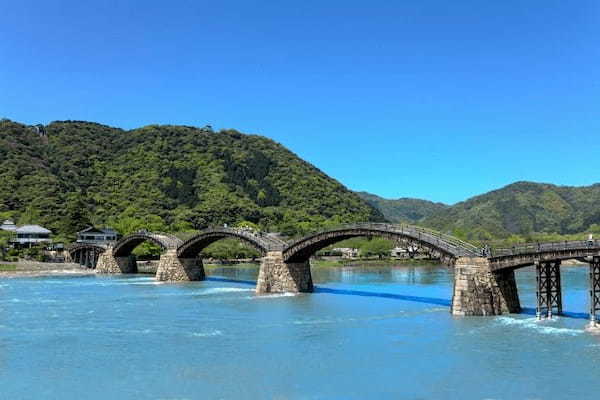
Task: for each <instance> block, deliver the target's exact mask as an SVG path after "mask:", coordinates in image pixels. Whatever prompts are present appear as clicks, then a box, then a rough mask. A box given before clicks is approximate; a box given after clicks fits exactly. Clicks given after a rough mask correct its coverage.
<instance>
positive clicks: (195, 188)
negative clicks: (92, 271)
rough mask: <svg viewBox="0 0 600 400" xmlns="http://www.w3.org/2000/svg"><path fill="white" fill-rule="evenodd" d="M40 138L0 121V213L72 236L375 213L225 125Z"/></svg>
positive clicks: (377, 216)
mask: <svg viewBox="0 0 600 400" xmlns="http://www.w3.org/2000/svg"><path fill="white" fill-rule="evenodd" d="M45 129H46V132H47V134H48V137H47V139H46V138H43V137H40V136H39V135H38V134H37V133H36V132H35V130H34V129H32V128H31V127H28V126H25V125H22V124H19V123H16V122H12V121H9V120H6V119H5V120H2V121H0V218H7V217H11V218H14V219H16V220H17V221H18V222H19V223H26V222H35V223H40V224H43V225H46V226H47V227H49V228H50V229H52V230H53V231H54V232H55V233H59V234H62V235H68V236H72V235H73V233H74V232H76V231H77V230H79V229H81V228H83V227H85V226H86V225H87V224H90V223H93V224H97V225H104V224H109V225H112V226H115V227H117V228H118V229H120V230H122V231H125V232H127V231H131V230H133V229H138V228H142V227H147V228H149V229H154V230H165V231H182V230H189V229H201V228H204V227H207V226H210V225H221V224H224V223H227V224H230V225H232V224H236V223H240V222H242V221H248V222H251V223H254V224H257V225H259V226H260V227H261V228H262V229H266V230H270V231H281V232H284V233H286V234H289V235H296V234H301V233H304V232H306V231H310V230H314V229H318V228H320V227H324V226H328V225H333V224H338V223H341V222H357V221H383V220H384V218H383V216H382V214H381V213H380V212H378V211H377V210H376V209H375V208H373V207H371V206H370V205H368V204H367V203H366V202H364V201H363V200H362V199H361V198H360V197H359V196H358V195H356V194H355V193H353V192H351V191H349V190H348V189H346V188H345V187H344V186H343V185H341V184H340V183H339V182H337V181H335V180H333V179H332V178H330V177H328V176H327V175H325V174H324V173H323V172H321V171H319V170H318V169H317V168H315V167H314V166H312V165H311V164H309V163H307V162H305V161H303V160H301V159H300V158H298V156H296V155H295V154H293V153H292V152H290V151H289V150H287V149H286V148H284V147H283V146H282V145H280V144H278V143H276V142H274V141H272V140H270V139H267V138H265V137H261V136H256V135H245V134H242V133H239V132H237V131H233V130H224V131H219V132H213V131H211V130H209V129H198V128H195V127H187V126H157V125H151V126H146V127H143V128H139V129H134V130H131V131H125V130H121V129H117V128H111V127H108V126H104V125H99V124H96V123H90V122H79V121H65V122H53V123H51V124H50V125H48V126H46V127H45Z"/></svg>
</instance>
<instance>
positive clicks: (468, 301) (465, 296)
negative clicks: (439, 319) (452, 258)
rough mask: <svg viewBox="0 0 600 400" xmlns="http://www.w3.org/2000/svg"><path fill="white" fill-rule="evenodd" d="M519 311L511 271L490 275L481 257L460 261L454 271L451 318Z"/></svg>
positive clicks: (485, 260)
mask: <svg viewBox="0 0 600 400" xmlns="http://www.w3.org/2000/svg"><path fill="white" fill-rule="evenodd" d="M520 311H521V305H520V303H519V295H518V292H517V284H516V281H515V274H514V271H513V270H501V271H498V272H493V271H492V269H491V267H490V262H489V260H488V259H486V258H482V257H459V258H458V259H457V260H456V263H455V268H454V292H453V295H452V309H451V312H452V314H453V315H466V316H468V315H501V314H508V313H518V312H520Z"/></svg>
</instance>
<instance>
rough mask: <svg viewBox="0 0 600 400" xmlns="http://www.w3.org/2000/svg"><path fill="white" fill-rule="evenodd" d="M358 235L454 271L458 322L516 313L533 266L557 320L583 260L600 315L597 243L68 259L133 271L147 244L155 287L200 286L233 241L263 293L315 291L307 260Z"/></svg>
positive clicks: (435, 239)
mask: <svg viewBox="0 0 600 400" xmlns="http://www.w3.org/2000/svg"><path fill="white" fill-rule="evenodd" d="M358 236H367V237H371V236H378V237H383V238H387V239H391V240H393V241H395V242H397V243H401V244H403V245H405V246H410V247H416V248H421V249H425V250H427V251H428V252H429V253H430V254H431V255H432V256H433V257H437V258H439V259H440V260H441V261H442V262H443V263H445V264H447V265H453V266H454V267H455V268H454V291H453V298H452V312H453V314H455V315H496V314H502V313H506V312H517V311H519V310H520V303H519V297H518V293H517V286H516V281H515V276H514V270H516V269H518V268H522V267H526V266H530V265H535V266H536V271H537V280H536V282H537V285H538V286H537V300H538V307H537V310H538V315H540V316H546V315H547V316H550V315H552V313H553V312H554V311H556V312H558V313H560V312H561V310H562V299H561V295H560V292H561V282H560V270H559V267H560V264H561V261H562V260H566V259H578V260H584V261H586V262H588V263H589V264H590V285H591V290H590V299H591V300H590V316H591V317H590V318H591V319H592V321H595V318H596V315H597V314H599V313H600V240H587V241H567V242H554V243H535V244H525V245H518V246H513V247H511V248H505V249H492V250H489V249H482V248H479V247H477V246H474V245H472V244H470V243H467V242H464V241H462V240H460V239H457V238H455V237H452V236H450V235H445V234H442V233H439V232H436V231H433V230H429V229H425V228H421V227H416V226H411V225H392V224H375V223H362V224H352V225H344V226H340V227H336V228H332V229H327V230H324V231H321V232H317V233H313V234H310V235H308V236H305V237H303V238H301V239H298V240H295V241H292V242H291V243H286V242H284V241H282V240H281V239H278V238H276V237H273V236H271V235H269V234H266V233H261V232H256V231H253V230H248V229H239V228H224V227H223V228H221V227H219V228H209V229H206V230H204V231H201V232H198V233H197V234H195V235H194V236H192V237H191V238H189V239H187V240H185V241H182V240H181V239H179V238H177V237H176V236H173V235H170V234H164V233H153V232H146V231H140V232H136V233H134V234H131V235H127V236H125V237H123V238H122V239H120V240H119V241H118V242H117V243H116V244H115V245H114V247H113V248H112V251H109V252H107V251H104V249H103V248H98V247H97V246H90V245H79V246H77V245H76V246H73V247H72V248H71V249H70V252H71V254H75V255H76V254H84V253H82V252H85V251H87V252H88V253H86V254H88V256H86V257H89V254H91V257H92V258H93V257H94V256H96V257H97V255H98V254H100V253H101V254H100V259H99V261H98V266H99V267H98V270H100V272H106V273H118V272H135V271H136V265H135V260H132V257H131V253H132V251H133V249H135V247H137V246H138V245H139V244H141V243H142V242H145V241H150V242H153V243H155V244H157V245H159V246H160V247H162V248H163V250H164V251H163V254H162V255H161V258H160V261H159V266H158V271H157V275H156V278H157V279H158V280H166V281H182V280H201V279H203V278H204V269H203V266H202V260H201V259H199V258H198V255H199V254H200V253H201V252H202V250H203V249H204V248H206V247H207V246H208V245H210V244H212V243H214V242H216V241H218V240H221V239H224V238H234V239H236V240H239V241H240V242H243V243H245V244H247V245H248V246H250V247H252V248H254V249H256V250H257V251H259V252H260V253H261V255H262V262H261V267H260V271H259V276H258V282H257V289H256V290H257V292H258V293H269V292H286V291H289V292H310V291H312V289H313V284H312V277H311V272H310V263H309V259H310V257H311V256H312V255H314V254H315V253H316V252H317V251H319V250H321V249H323V248H325V247H327V246H329V245H331V244H333V243H336V242H339V241H342V240H345V239H349V238H353V237H358ZM101 251H103V252H101ZM76 257H77V256H76ZM86 262H88V261H87V259H86ZM92 262H93V261H92Z"/></svg>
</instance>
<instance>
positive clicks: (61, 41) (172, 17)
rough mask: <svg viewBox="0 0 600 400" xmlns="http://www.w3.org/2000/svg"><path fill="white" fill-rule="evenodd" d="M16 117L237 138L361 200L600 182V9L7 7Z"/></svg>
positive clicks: (7, 91) (516, 5)
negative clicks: (285, 156)
mask: <svg viewBox="0 0 600 400" xmlns="http://www.w3.org/2000/svg"><path fill="white" fill-rule="evenodd" d="M1 8H2V12H1V14H2V18H1V21H2V22H1V23H0V117H7V118H10V119H13V120H17V121H20V122H24V123H40V122H41V123H48V122H50V121H53V120H63V119H79V120H90V121H96V122H100V123H105V124H108V125H112V126H118V127H123V128H134V127H139V126H143V125H148V124H152V123H160V124H186V125H198V126H204V125H205V124H212V125H213V127H215V128H235V129H238V130H240V131H243V132H246V133H258V134H262V135H265V136H268V137H270V138H273V139H275V140H277V141H278V142H281V143H282V144H284V145H285V146H287V147H288V148H289V149H291V150H292V151H294V152H295V153H297V154H298V155H299V156H301V157H302V158H304V159H306V160H308V161H310V162H312V163H313V164H315V165H316V166H317V167H319V168H320V169H321V170H323V171H324V172H326V173H327V174H329V175H331V176H333V177H334V178H336V179H337V180H339V181H340V182H342V183H344V184H345V185H347V186H348V187H349V188H351V189H354V190H367V191H369V192H373V193H376V194H379V195H381V196H384V197H390V198H396V197H418V198H426V199H430V200H434V201H443V202H447V203H454V202H457V201H460V200H463V199H465V198H467V197H470V196H472V195H475V194H480V193H482V192H485V191H488V190H491V189H495V188H498V187H501V186H503V185H506V184H509V183H511V182H514V181H518V180H533V181H541V182H550V183H556V184H564V185H587V184H592V183H595V182H600V176H599V174H598V172H600V162H599V160H600V145H599V144H598V137H599V135H600V68H599V65H600V2H598V1H595V0H591V1H586V0H579V1H576V2H566V1H552V0H544V1H536V0H531V1H522V0H519V1H513V0H504V1H475V0H469V1H446V0H445V1H433V0H419V1H404V2H396V1H382V2H380V1H369V2H354V1H348V0H345V1H302V2H298V1H294V2H291V1H272V2H268V1H252V2H251V1H227V0H224V1H217V2H215V1H211V2H203V1H177V0H171V1H169V2H164V1H163V2H158V1H139V2H133V1H93V2H92V1H81V0H80V1H43V2H42V1H27V0H20V1H10V2H9V1H5V2H3V4H2V7H1Z"/></svg>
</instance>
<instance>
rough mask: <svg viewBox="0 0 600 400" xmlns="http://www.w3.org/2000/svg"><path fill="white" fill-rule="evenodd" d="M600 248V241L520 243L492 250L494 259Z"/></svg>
mask: <svg viewBox="0 0 600 400" xmlns="http://www.w3.org/2000/svg"><path fill="white" fill-rule="evenodd" d="M589 248H596V249H597V248H600V240H598V239H596V240H563V241H560V242H545V243H520V244H515V245H514V246H511V247H504V248H496V249H492V251H491V256H492V257H504V256H515V255H521V254H534V253H544V252H552V251H567V250H585V249H589Z"/></svg>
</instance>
